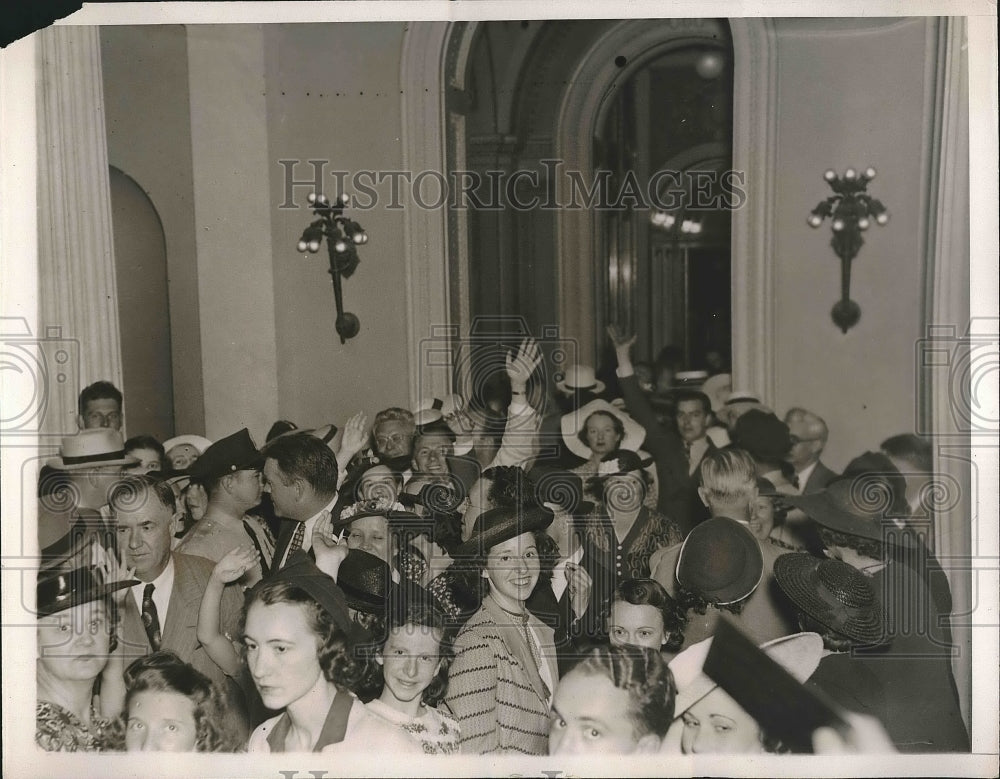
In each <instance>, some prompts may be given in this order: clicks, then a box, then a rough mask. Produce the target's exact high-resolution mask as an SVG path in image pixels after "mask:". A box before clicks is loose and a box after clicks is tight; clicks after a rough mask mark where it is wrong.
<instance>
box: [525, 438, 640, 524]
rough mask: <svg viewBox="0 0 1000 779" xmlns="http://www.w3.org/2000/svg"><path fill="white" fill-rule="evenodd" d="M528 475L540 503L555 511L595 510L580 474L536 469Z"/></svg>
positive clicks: (580, 513) (577, 513) (581, 512)
mask: <svg viewBox="0 0 1000 779" xmlns="http://www.w3.org/2000/svg"><path fill="white" fill-rule="evenodd" d="M629 454H634V452H629ZM528 476H529V478H530V480H531V481H532V482H534V484H535V496H536V502H537V503H538V504H539V505H543V506H544V505H547V506H549V507H550V508H552V509H553V511H555V509H556V508H558V509H559V510H560V511H563V512H565V513H566V514H569V515H571V516H584V515H586V514H589V513H590V512H592V511H593V510H594V504H593V503H592V502H591V501H589V500H584V488H583V477H581V476H580V475H579V474H576V473H571V472H570V471H557V470H539V469H535V470H533V471H532V473H530V474H528Z"/></svg>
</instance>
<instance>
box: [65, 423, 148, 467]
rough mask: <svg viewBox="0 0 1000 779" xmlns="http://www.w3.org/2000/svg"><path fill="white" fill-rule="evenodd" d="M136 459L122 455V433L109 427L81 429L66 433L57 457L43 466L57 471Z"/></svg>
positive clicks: (133, 463) (126, 463) (116, 463)
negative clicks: (68, 434)
mask: <svg viewBox="0 0 1000 779" xmlns="http://www.w3.org/2000/svg"><path fill="white" fill-rule="evenodd" d="M138 462H139V460H138V459H137V458H135V457H131V456H128V455H126V454H125V441H124V439H122V434H121V433H120V432H118V431H117V430H112V429H111V428H109V427H97V428H92V429H90V430H81V431H80V432H79V433H77V434H76V435H71V436H66V437H64V438H63V439H62V445H61V446H60V447H59V456H58V457H53V458H52V459H50V460H49V461H48V462H47V463H46V465H48V466H49V467H50V468H57V469H58V470H60V471H79V470H84V469H86V468H97V467H103V466H105V465H122V466H126V465H136V464H137V463H138Z"/></svg>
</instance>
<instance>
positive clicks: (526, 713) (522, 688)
mask: <svg viewBox="0 0 1000 779" xmlns="http://www.w3.org/2000/svg"><path fill="white" fill-rule="evenodd" d="M551 522H552V513H551V512H550V511H549V510H547V509H544V508H534V507H532V508H524V509H518V508H495V509H490V510H489V511H486V512H485V513H483V514H482V515H481V516H480V517H479V518H478V519H477V520H476V524H475V527H474V528H473V532H472V536H471V538H470V539H469V540H468V541H467V542H466V543H465V544H463V545H462V546H461V547H460V548H459V550H457V556H459V557H460V558H463V557H464V558H465V559H466V560H470V559H471V562H470V563H469V565H471V566H473V567H475V568H477V569H478V570H479V571H480V575H481V577H482V580H483V581H484V584H485V589H486V590H487V592H486V595H485V597H484V598H483V604H482V606H481V607H480V609H479V610H478V611H477V612H476V613H475V614H473V615H472V617H470V618H469V620H468V622H466V623H465V626H464V627H463V628H462V630H461V632H460V633H459V634H458V637H457V638H456V639H455V660H454V662H453V663H452V666H451V669H450V671H449V674H448V679H449V681H448V694H447V698H446V701H447V705H448V708H449V709H450V710H451V712H452V713H453V715H454V716H455V719H456V720H458V722H459V725H460V727H461V730H462V741H461V751H462V752H463V753H467V754H487V753H495V752H506V753H517V754H528V755H545V754H547V753H548V741H549V737H548V731H549V707H550V705H551V702H552V691H553V690H554V689H555V685H556V683H557V682H558V681H559V672H558V669H557V666H556V652H555V646H554V644H553V640H552V636H553V634H552V629H551V628H549V627H547V626H546V625H544V624H543V623H542V622H541V621H539V620H538V619H537V618H536V617H534V616H533V615H532V614H531V613H530V612H529V611H528V609H527V607H526V606H525V601H526V600H527V599H528V596H529V595H530V594H531V591H532V590H533V589H534V588H535V584H536V583H537V582H538V577H539V574H540V572H541V559H542V557H543V556H544V555H545V554H546V546H545V542H546V541H549V542H550V543H551V540H550V539H548V536H546V535H545V534H544V533H543V532H542V531H543V530H544V529H545V528H546V527H548V526H549V524H550V523H551Z"/></svg>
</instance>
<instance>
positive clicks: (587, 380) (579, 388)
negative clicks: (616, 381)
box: [556, 365, 605, 395]
mask: <svg viewBox="0 0 1000 779" xmlns="http://www.w3.org/2000/svg"><path fill="white" fill-rule="evenodd" d="M556 389H557V390H559V391H560V392H564V393H566V394H567V395H572V394H573V393H574V392H592V393H594V394H595V395H600V394H601V393H602V392H604V390H605V384H604V382H603V381H601V380H599V379H598V378H597V376H596V374H595V373H594V369H593V368H592V367H591V366H589V365H570V366H568V367H567V368H566V370H565V371H563V378H562V380H561V381H557V382H556Z"/></svg>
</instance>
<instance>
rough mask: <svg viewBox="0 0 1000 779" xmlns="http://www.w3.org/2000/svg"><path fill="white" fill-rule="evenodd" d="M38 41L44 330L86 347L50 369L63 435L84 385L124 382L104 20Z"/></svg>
mask: <svg viewBox="0 0 1000 779" xmlns="http://www.w3.org/2000/svg"><path fill="white" fill-rule="evenodd" d="M38 41H39V42H38V48H37V53H38V60H37V64H38V70H39V74H40V78H39V79H38V91H37V100H38V139H39V140H38V233H39V235H38V265H39V268H38V269H39V282H40V284H39V303H40V305H39V325H40V327H39V332H38V333H36V335H37V336H39V337H41V338H53V339H59V338H61V339H67V340H68V341H69V342H70V343H72V344H73V349H78V350H79V355H78V357H75V359H77V360H78V369H77V370H75V371H74V370H72V367H75V366H71V370H70V372H69V373H68V374H66V378H67V379H69V380H66V381H59V380H58V376H57V375H55V374H53V375H51V376H50V377H49V379H50V380H49V382H48V387H47V388H46V389H47V391H48V396H47V402H48V406H49V407H48V409H47V412H46V414H45V416H44V418H43V421H42V430H43V432H44V433H48V434H55V433H59V432H72V431H73V430H74V429H75V415H76V397H77V393H78V392H79V391H80V389H81V388H82V387H84V386H86V385H87V384H90V383H92V382H94V381H97V380H99V379H105V380H108V381H111V382H114V383H115V384H116V385H118V386H121V345H120V340H119V329H118V327H119V325H118V291H117V288H116V284H115V257H114V243H113V237H112V230H111V190H110V186H109V183H108V150H107V136H106V134H105V126H104V95H103V87H102V82H101V46H100V37H99V28H97V27H71V26H66V27H59V26H53V27H49V28H48V29H46V30H43V31H41V32H40V33H39V39H38ZM73 349H71V352H72V351H73ZM77 382H78V383H79V386H77ZM126 403H127V401H126Z"/></svg>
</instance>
